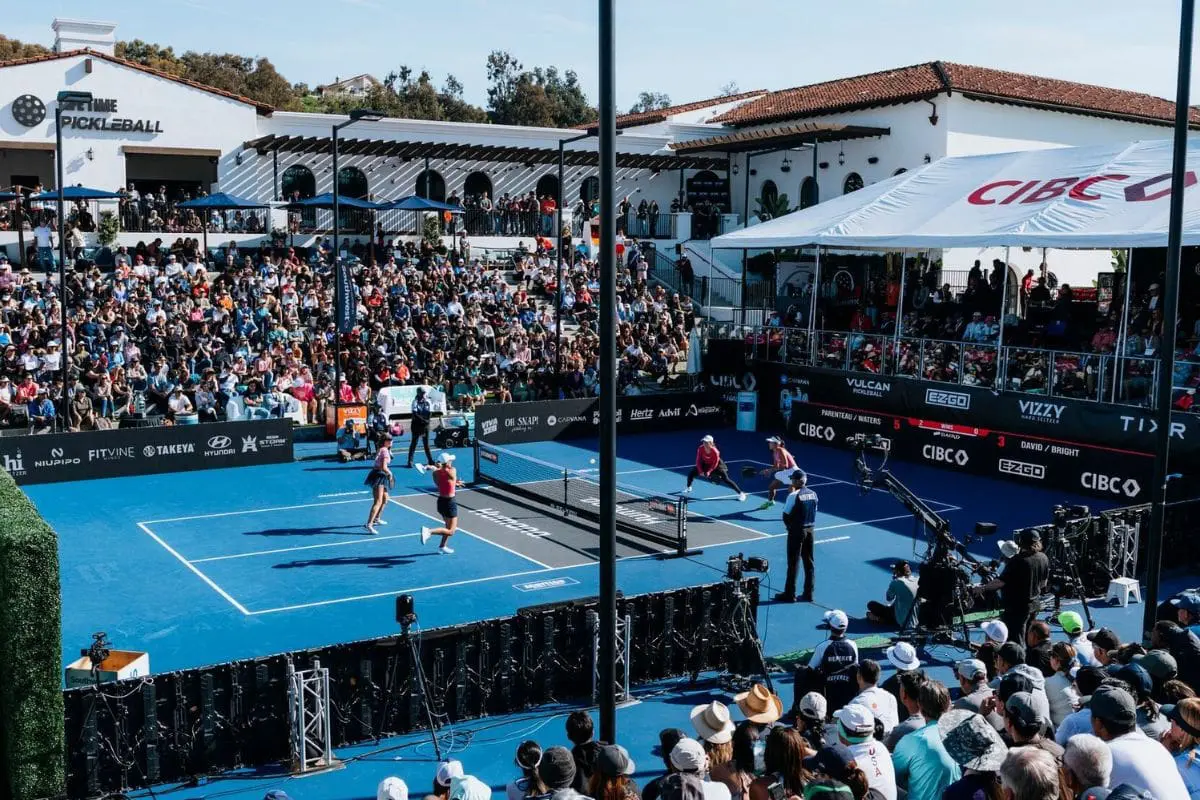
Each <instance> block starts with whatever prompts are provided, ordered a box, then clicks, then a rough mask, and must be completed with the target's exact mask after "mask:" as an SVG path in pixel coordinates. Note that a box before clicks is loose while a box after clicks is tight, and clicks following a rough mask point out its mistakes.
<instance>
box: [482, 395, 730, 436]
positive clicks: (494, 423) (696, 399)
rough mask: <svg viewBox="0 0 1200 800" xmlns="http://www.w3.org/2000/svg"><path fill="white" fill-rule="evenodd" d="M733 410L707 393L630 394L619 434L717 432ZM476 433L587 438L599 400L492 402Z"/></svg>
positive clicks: (621, 410)
mask: <svg viewBox="0 0 1200 800" xmlns="http://www.w3.org/2000/svg"><path fill="white" fill-rule="evenodd" d="M731 417H732V410H731V409H730V408H729V406H728V404H726V403H725V402H724V401H722V400H721V399H720V397H718V396H715V395H712V394H707V393H702V392H701V393H688V394H651V395H631V396H628V397H619V398H617V430H618V432H619V433H620V434H622V435H625V434H636V433H649V432H651V431H664V430H681V429H685V428H711V429H714V430H716V429H719V428H722V427H724V426H726V425H728V424H729V422H730V420H731ZM475 431H476V435H477V436H478V437H479V438H480V439H481V440H483V441H485V442H489V443H491V444H500V445H504V444H519V443H521V442H547V441H553V440H559V439H584V438H589V437H594V436H596V435H598V434H599V431H600V401H599V400H598V399H596V398H591V399H587V400H542V401H535V402H531V403H488V404H484V405H483V406H480V408H479V409H478V410H476V412H475Z"/></svg>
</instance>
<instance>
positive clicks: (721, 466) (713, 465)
mask: <svg viewBox="0 0 1200 800" xmlns="http://www.w3.org/2000/svg"><path fill="white" fill-rule="evenodd" d="M697 475H703V476H704V477H705V478H708V479H709V480H710V481H712V482H713V483H723V484H725V485H726V486H728V487H729V488H731V489H733V490H734V491H735V492H737V495H738V500H740V501H741V502H743V503H744V502H746V493H745V492H743V491H742V490H741V488H740V487H739V486H738V485H737V484H736V483H734V482H733V478H730V477H729V465H728V464H726V463H725V462H724V461H722V460H721V451H720V450H718V449H717V445H716V444H715V443H714V442H713V437H712V436H705V437H704V438H703V439H701V440H700V447H698V448H697V449H696V466H694V467H692V471H691V472H689V473H688V479H687V488H686V489H684V491H685V492H688V493H691V491H692V481H694V480H696V476H697Z"/></svg>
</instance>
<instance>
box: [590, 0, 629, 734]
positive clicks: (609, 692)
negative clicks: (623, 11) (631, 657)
mask: <svg viewBox="0 0 1200 800" xmlns="http://www.w3.org/2000/svg"><path fill="white" fill-rule="evenodd" d="M614 10H615V0H600V20H599V25H598V27H599V31H600V119H599V120H598V122H597V129H598V131H599V133H600V147H599V150H600V209H601V210H600V609H599V610H600V670H599V673H600V674H599V686H600V739H601V741H605V742H615V741H617V704H616V696H615V694H614V692H613V688H614V684H615V683H616V680H617V665H616V661H617V529H616V521H617V517H616V508H617V327H616V311H617V225H616V220H615V219H614V217H613V212H614V209H616V207H617V206H616V200H617V196H616V195H617V187H616V173H617V156H616V143H617V107H616V85H615V84H616V76H615V74H614V72H615V67H616V53H615V50H616V36H615V27H616V21H615V19H614V16H615V15H614ZM626 635H628V632H627V633H626Z"/></svg>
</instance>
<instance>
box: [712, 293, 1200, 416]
mask: <svg viewBox="0 0 1200 800" xmlns="http://www.w3.org/2000/svg"><path fill="white" fill-rule="evenodd" d="M751 310H754V309H747V311H751ZM707 332H708V335H709V336H710V337H712V338H719V339H737V340H742V341H744V342H745V343H746V347H747V358H749V359H751V360H754V361H769V362H774V363H781V364H790V365H797V366H815V367H824V368H827V369H837V370H844V371H846V372H857V373H869V374H877V375H887V376H893V377H901V378H912V379H914V380H921V381H928V382H931V383H947V384H955V385H959V386H975V387H979V388H984V389H992V390H994V391H999V392H1005V393H1014V394H1029V395H1039V396H1043V397H1060V398H1070V399H1073V400H1084V401H1090V402H1098V403H1099V402H1103V403H1115V404H1118V405H1128V406H1137V407H1150V408H1152V407H1154V406H1155V405H1157V397H1156V391H1155V387H1156V384H1157V375H1158V370H1159V365H1160V361H1159V359H1157V358H1149V357H1144V356H1123V355H1118V354H1114V353H1079V352H1074V351H1069V350H1053V349H1045V348H1032V347H1023V346H1018V345H1011V346H1009V345H1006V346H1004V347H999V346H997V345H995V344H980V343H975V342H959V341H950V340H944V339H925V338H917V337H908V336H901V337H895V336H885V335H880V334H873V333H863V332H859V331H833V330H809V329H808V328H784V327H772V326H766V325H763V324H761V323H757V322H756V321H754V320H750V319H746V320H745V321H734V322H721V321H715V320H714V321H711V322H710V323H709V325H708V329H707ZM1178 355H1179V357H1181V358H1182V357H1185V356H1186V353H1184V352H1182V351H1181V352H1180V353H1179V354H1178ZM1173 383H1174V384H1175V391H1174V393H1173V396H1172V398H1171V401H1172V404H1173V405H1174V406H1175V407H1176V408H1178V409H1179V410H1182V411H1190V412H1192V413H1197V412H1200V405H1198V406H1193V405H1192V404H1191V400H1190V398H1192V397H1194V396H1195V392H1196V391H1197V387H1198V386H1200V363H1196V362H1192V361H1179V362H1177V363H1176V370H1175V376H1174V381H1173Z"/></svg>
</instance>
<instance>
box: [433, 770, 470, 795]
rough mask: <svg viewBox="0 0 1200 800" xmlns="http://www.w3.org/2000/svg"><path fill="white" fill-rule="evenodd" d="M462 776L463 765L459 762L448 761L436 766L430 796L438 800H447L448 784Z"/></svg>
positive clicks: (448, 793)
mask: <svg viewBox="0 0 1200 800" xmlns="http://www.w3.org/2000/svg"><path fill="white" fill-rule="evenodd" d="M462 776H463V765H462V762H461V761H455V760H450V761H443V762H442V763H441V764H438V768H437V772H436V773H435V774H434V776H433V792H432V793H431V796H432V797H436V798H438V799H439V800H448V799H449V797H450V782H451V781H453V780H454V779H455V778H461V777H462Z"/></svg>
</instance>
